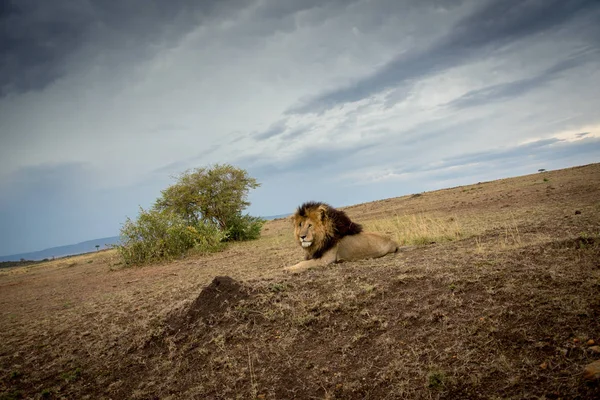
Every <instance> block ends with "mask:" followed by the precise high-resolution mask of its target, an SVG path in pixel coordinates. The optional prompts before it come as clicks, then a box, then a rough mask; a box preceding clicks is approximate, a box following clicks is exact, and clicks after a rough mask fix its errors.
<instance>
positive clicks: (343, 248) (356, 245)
mask: <svg viewBox="0 0 600 400" xmlns="http://www.w3.org/2000/svg"><path fill="white" fill-rule="evenodd" d="M397 249H398V244H397V243H396V242H394V241H393V240H391V239H389V238H387V237H385V236H382V235H379V234H378V233H374V232H363V233H359V234H356V235H350V236H344V237H343V238H341V239H340V240H339V243H338V249H337V252H338V260H339V261H341V260H344V261H353V260H360V259H364V258H377V257H383V256H385V255H386V254H390V253H395V252H396V251H397Z"/></svg>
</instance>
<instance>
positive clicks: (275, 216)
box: [261, 214, 290, 221]
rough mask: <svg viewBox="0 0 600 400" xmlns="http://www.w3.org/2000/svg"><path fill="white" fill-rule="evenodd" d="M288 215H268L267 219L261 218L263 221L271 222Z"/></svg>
mask: <svg viewBox="0 0 600 400" xmlns="http://www.w3.org/2000/svg"><path fill="white" fill-rule="evenodd" d="M288 215H290V214H279V215H269V216H268V217H261V218H263V219H266V220H267V221H271V220H273V219H277V218H285V217H287V216H288Z"/></svg>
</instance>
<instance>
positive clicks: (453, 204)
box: [0, 164, 600, 399]
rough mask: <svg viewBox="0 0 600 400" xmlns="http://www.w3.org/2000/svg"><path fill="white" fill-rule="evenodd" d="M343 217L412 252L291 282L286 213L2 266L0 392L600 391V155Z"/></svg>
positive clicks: (437, 394) (335, 394) (355, 395)
mask: <svg viewBox="0 0 600 400" xmlns="http://www.w3.org/2000/svg"><path fill="white" fill-rule="evenodd" d="M305 200H309V199H298V203H301V202H302V201H305ZM291 211H293V210H290V212H291ZM346 211H347V212H348V214H349V215H350V216H351V217H352V218H353V219H355V220H356V221H357V222H361V223H363V224H364V225H365V226H366V227H367V228H369V229H372V230H377V231H380V232H383V233H386V234H388V235H390V236H393V237H394V238H395V239H396V240H398V241H399V242H401V243H402V244H404V245H407V246H408V247H407V249H406V250H405V251H402V252H401V253H398V254H396V255H393V256H387V257H384V258H381V259H376V260H363V261H358V262H352V263H342V264H337V265H334V266H331V267H327V268H320V269H314V270H310V271H307V272H305V273H302V274H298V275H286V274H284V273H283V272H282V267H284V266H286V265H292V264H294V263H296V262H297V261H299V260H301V259H302V250H301V249H300V248H299V247H298V246H297V245H296V244H295V243H294V241H293V238H292V233H291V227H290V226H289V223H288V222H287V221H286V220H284V219H276V220H273V221H269V222H268V223H267V224H265V226H264V228H263V235H262V238H261V239H260V240H258V241H253V242H246V243H236V244H233V245H231V246H230V247H228V248H227V250H225V251H224V252H222V253H217V254H211V255H208V256H202V257H200V256H193V257H188V258H185V259H182V260H178V261H176V262H173V263H168V264H160V265H153V266H148V267H144V268H124V267H123V265H122V264H120V261H119V259H118V257H117V255H116V253H115V252H114V251H105V252H100V253H98V254H86V255H83V256H77V257H71V258H69V259H64V260H55V261H52V262H47V263H42V264H36V265H33V266H28V267H19V268H12V269H10V270H3V271H0V304H1V305H2V306H1V307H0V323H1V324H2V327H3V329H2V330H1V331H0V367H1V378H0V393H1V394H0V398H6V399H8V398H17V397H18V396H21V397H31V398H42V397H46V398H61V397H64V398H106V399H108V398H115V399H117V398H119V399H120V398H130V399H148V398H162V399H187V398H190V399H191V398H202V399H229V398H242V399H251V398H254V399H290V398H298V399H309V398H317V399H336V398H337V399H364V398H370V399H380V398H408V399H422V398H432V399H438V398H445V399H464V398H519V399H520V398H547V399H551V398H581V399H591V398H599V396H600V385H599V383H598V382H597V381H596V382H588V381H585V380H584V379H583V377H582V370H583V368H584V366H585V365H587V364H588V363H590V362H592V361H594V360H597V359H600V354H598V353H596V352H595V351H596V350H597V349H598V348H595V347H594V346H595V345H598V342H600V295H599V293H600V262H599V260H600V164H593V165H588V166H583V167H577V168H570V169H565V170H558V171H550V172H544V173H539V174H534V175H528V176H523V177H517V178H511V179H502V180H498V181H493V182H483V183H478V184H474V185H469V186H461V187H456V188H450V189H443V190H438V191H433V192H427V193H423V194H420V195H412V196H410V195H409V196H403V197H398V198H392V199H385V200H381V201H376V202H371V203H365V204H359V205H356V206H352V207H347V208H346Z"/></svg>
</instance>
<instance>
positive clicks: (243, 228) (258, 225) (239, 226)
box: [226, 215, 265, 241]
mask: <svg viewBox="0 0 600 400" xmlns="http://www.w3.org/2000/svg"><path fill="white" fill-rule="evenodd" d="M264 223H265V220H264V219H262V218H260V217H253V216H251V215H237V216H236V217H234V218H231V219H230V220H229V226H228V228H227V231H226V234H227V240H228V241H241V240H254V239H258V238H259V237H260V231H261V229H262V226H263V225H264Z"/></svg>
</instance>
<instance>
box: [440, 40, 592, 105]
mask: <svg viewBox="0 0 600 400" xmlns="http://www.w3.org/2000/svg"><path fill="white" fill-rule="evenodd" d="M599 55H600V52H599V51H598V50H597V49H590V50H589V51H585V52H583V53H580V54H577V55H574V56H573V57H570V58H567V59H566V60H563V61H560V62H558V63H556V64H555V65H553V66H552V67H550V68H548V69H546V70H545V71H542V72H541V73H540V74H539V75H537V76H534V77H532V78H527V79H519V80H516V81H513V82H509V83H503V84H499V85H493V86H488V87H486V88H483V89H478V90H473V91H470V92H468V93H466V94H464V95H463V96H461V97H459V98H457V99H455V100H453V101H451V102H450V103H448V106H450V107H452V108H456V109H459V108H467V107H473V106H480V105H485V104H487V103H490V102H492V101H501V100H507V99H511V98H514V97H518V96H521V95H524V94H526V93H528V92H531V91H532V90H534V89H537V88H539V87H540V86H543V85H546V84H547V83H549V82H551V81H553V80H555V79H557V78H559V77H560V75H561V73H563V72H565V71H567V70H569V69H572V68H575V67H578V66H581V65H583V64H585V63H587V62H590V61H595V62H596V63H598V62H600V58H599V57H598V56H599Z"/></svg>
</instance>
